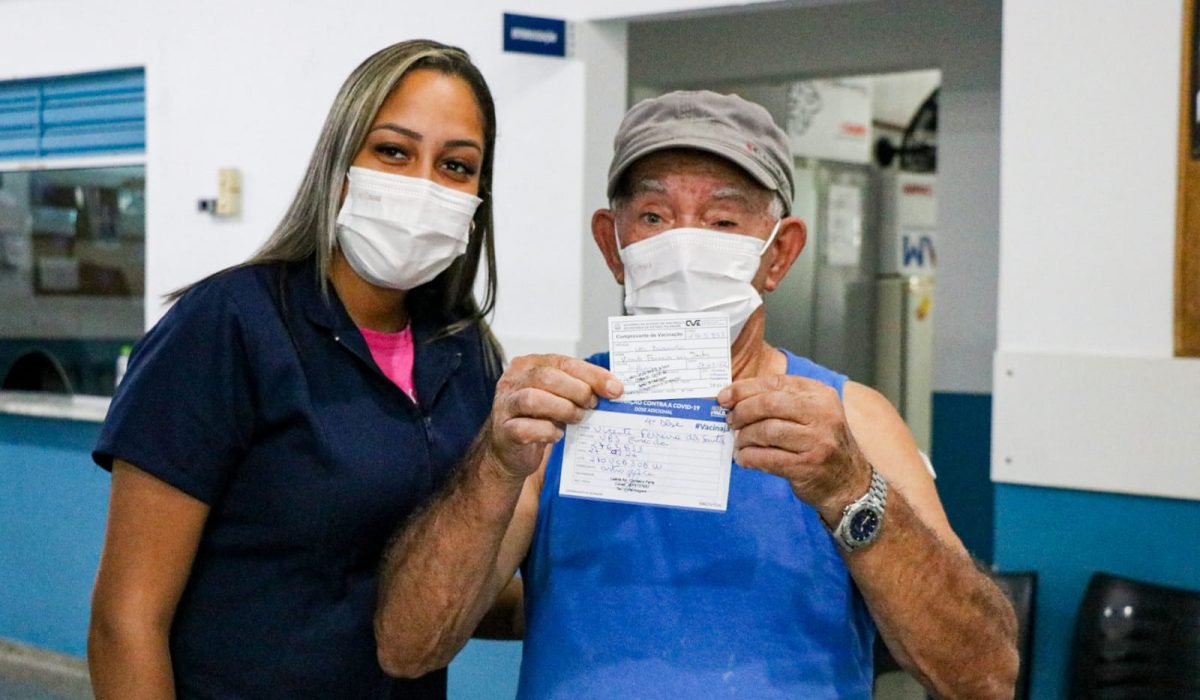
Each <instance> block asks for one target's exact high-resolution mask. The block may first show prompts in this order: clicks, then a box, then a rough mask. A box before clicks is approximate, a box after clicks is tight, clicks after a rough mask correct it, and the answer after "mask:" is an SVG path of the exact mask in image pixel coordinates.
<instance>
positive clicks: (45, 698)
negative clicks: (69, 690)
mask: <svg viewBox="0 0 1200 700" xmlns="http://www.w3.org/2000/svg"><path fill="white" fill-rule="evenodd" d="M78 697H79V696H77V695H60V694H58V693H55V692H53V691H51V690H48V689H47V688H46V687H45V686H42V685H39V684H36V683H30V682H27V681H20V680H11V679H8V678H0V700H77V698H78Z"/></svg>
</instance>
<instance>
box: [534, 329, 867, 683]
mask: <svg viewBox="0 0 1200 700" xmlns="http://www.w3.org/2000/svg"><path fill="white" fill-rule="evenodd" d="M785 353H786V351H785ZM786 355H787V371H788V373H789V374H794V375H799V376H802V377H810V378H813V379H817V380H819V381H822V382H824V383H826V384H828V385H830V386H832V387H834V388H835V389H837V391H838V394H839V395H840V394H841V391H842V385H843V383H844V382H845V380H846V378H845V377H844V376H842V375H840V374H837V373H835V372H832V371H830V370H828V369H826V368H824V367H821V366H819V365H817V364H815V363H813V362H811V361H809V360H807V359H804V358H801V357H797V356H796V355H793V354H791V353H786ZM589 361H590V362H593V363H595V364H599V365H602V366H607V365H608V356H607V354H600V355H594V356H592V357H591V358H589ZM561 466H562V442H561V441H560V442H559V443H558V444H557V445H555V446H554V450H553V452H552V454H551V457H550V461H549V463H548V464H547V466H546V480H545V484H544V486H543V487H542V493H541V499H540V503H539V511H538V518H537V526H536V530H535V533H534V538H533V542H532V544H531V545H530V551H529V555H528V556H527V558H526V560H525V562H524V563H523V564H522V567H521V571H522V576H523V578H524V582H525V620H526V623H525V624H526V631H525V646H524V656H523V658H522V661H521V678H520V684H519V688H518V691H517V697H518V698H527V699H530V700H533V699H537V700H542V699H543V698H572V699H575V698H612V699H614V700H616V699H620V700H628V699H629V698H639V699H640V698H670V699H671V700H686V699H689V698H725V697H736V698H753V699H754V700H760V699H764V698H806V699H809V698H838V699H842V700H844V699H846V698H864V699H869V698H870V697H871V686H872V646H873V643H874V638H875V627H874V624H873V622H872V621H871V617H870V614H869V613H868V611H867V608H866V604H865V603H864V602H863V600H862V597H861V595H860V594H859V592H858V589H857V588H856V587H855V586H854V583H853V581H852V579H851V578H850V574H849V572H848V571H847V570H846V566H845V564H844V562H843V561H842V559H841V557H840V556H839V554H838V552H837V546H836V544H835V543H834V542H833V539H832V538H831V537H830V535H829V533H828V531H827V530H826V529H825V527H824V525H823V524H822V522H821V519H820V516H818V515H817V512H816V511H815V510H813V509H812V508H811V507H809V506H808V505H806V504H804V503H803V502H801V501H800V500H798V499H797V498H796V497H795V495H794V494H793V493H792V489H791V486H790V485H789V484H788V483H787V482H786V481H785V480H783V479H780V478H779V477H775V476H770V475H767V474H764V473H762V472H759V471H755V470H752V469H743V468H741V467H739V466H737V465H736V463H735V464H734V466H733V473H732V475H731V478H730V483H729V507H728V510H727V511H726V512H724V513H713V512H706V511H695V510H685V509H678V508H662V507H652V506H642V505H630V504H623V503H611V502H604V501H592V500H583V499H578V498H569V497H560V496H559V495H558V487H559V479H560V470H561Z"/></svg>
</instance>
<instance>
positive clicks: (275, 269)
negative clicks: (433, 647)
mask: <svg viewBox="0 0 1200 700" xmlns="http://www.w3.org/2000/svg"><path fill="white" fill-rule="evenodd" d="M439 325H441V324H438V323H437V322H436V321H435V320H433V319H426V318H422V317H420V316H415V317H414V318H413V320H412V326H413V335H414V347H415V353H416V359H415V362H414V379H415V383H416V394H417V397H418V401H419V403H418V404H414V403H413V401H412V400H411V399H409V397H408V396H407V395H405V394H404V392H403V391H401V390H400V389H399V388H398V387H397V386H396V385H395V384H393V383H392V382H391V380H389V379H388V378H387V377H386V376H384V374H383V373H382V372H381V371H380V370H379V368H378V366H377V365H376V364H375V362H374V360H373V359H372V358H371V354H370V351H369V350H368V348H367V345H366V342H365V341H364V340H363V338H362V335H361V333H360V332H359V331H358V329H357V328H356V327H355V326H354V323H353V321H351V319H350V317H349V315H348V314H347V313H346V310H345V308H344V307H343V306H342V305H341V303H340V301H339V300H338V298H337V295H336V293H334V291H333V288H332V287H329V290H328V294H327V295H325V294H323V293H322V290H321V288H320V286H319V284H318V280H317V273H316V266H315V264H314V263H313V262H312V261H311V260H310V261H308V262H304V263H294V264H289V265H284V264H281V263H280V264H261V265H252V266H247V267H242V268H238V269H234V270H230V271H227V272H224V273H221V274H219V275H216V276H215V277H213V278H210V279H209V280H206V281H205V282H203V283H201V284H199V285H197V286H196V287H195V288H193V289H192V290H191V291H189V292H188V293H187V294H186V295H184V296H183V298H181V299H180V300H179V301H178V302H177V303H176V304H175V305H174V306H173V307H172V309H171V310H170V311H169V312H168V313H167V314H166V315H165V316H164V317H163V319H162V320H161V321H160V322H159V323H158V324H157V325H156V326H155V327H154V328H153V329H151V330H150V332H149V333H147V334H146V336H145V337H144V338H143V339H142V340H141V342H139V343H138V345H137V346H136V347H135V348H134V352H133V355H132V356H131V357H130V360H129V368H128V372H127V374H126V375H125V379H124V380H123V381H122V383H121V386H120V388H119V390H118V392H117V394H116V396H114V397H113V401H112V406H111V408H110V409H109V413H108V418H107V420H106V421H105V423H104V428H103V430H102V432H101V435H100V441H99V444H98V445H97V446H96V450H95V453H94V455H93V458H94V459H95V460H96V463H97V464H99V465H101V466H102V467H105V468H107V469H111V466H112V461H113V459H114V458H119V459H122V460H125V461H126V462H129V463H130V464H133V465H135V466H137V467H138V468H140V469H142V470H144V471H146V472H148V473H150V474H152V475H154V476H155V477H157V478H159V479H162V480H163V481H165V482H166V483H168V484H170V485H172V486H174V487H176V488H178V489H179V490H181V491H183V492H185V493H187V494H189V495H191V496H194V497H195V498H198V499H200V500H201V501H204V502H205V503H207V504H209V505H210V506H211V511H210V514H209V517H208V521H207V524H206V525H205V529H204V533H203V536H202V538H201V541H200V545H199V551H198V552H197V553H196V559H195V564H194V566H193V568H192V571H191V575H190V577H189V579H188V583H187V587H186V589H185V590H184V593H183V596H182V598H181V600H180V602H179V607H178V609H177V611H176V614H175V619H174V623H173V625H172V628H171V657H172V658H171V660H172V664H173V666H174V672H175V683H176V690H177V692H178V694H179V697H181V698H188V697H196V698H201V697H202V698H444V697H445V687H446V672H445V670H444V669H443V670H441V671H437V672H434V673H431V674H429V675H428V676H425V677H423V678H420V679H416V680H413V681H404V680H398V679H392V678H389V677H387V676H386V675H385V674H384V673H383V671H382V670H381V669H380V668H379V664H378V662H377V660H376V654H375V638H374V633H373V628H372V618H373V615H374V611H375V597H376V583H377V571H378V568H379V560H380V555H381V554H382V552H383V549H384V546H385V545H386V543H387V541H388V539H389V538H390V536H391V535H392V534H393V533H394V532H395V531H396V529H397V526H398V525H400V524H401V523H402V522H403V521H404V519H405V518H406V516H408V515H409V514H410V513H412V512H413V510H414V509H415V508H417V507H418V506H420V505H421V504H422V503H424V502H425V501H427V500H428V499H429V498H430V496H432V495H433V494H434V492H435V491H437V490H438V489H439V488H440V487H441V486H442V485H443V484H444V483H445V482H446V480H447V478H448V477H449V475H450V474H451V472H452V471H453V469H454V468H455V466H456V464H457V463H458V462H459V461H460V459H461V458H462V457H463V456H464V454H465V453H466V451H467V449H468V447H469V446H470V444H471V441H472V440H473V439H474V437H475V435H476V433H477V432H478V431H479V429H480V427H481V425H482V424H483V421H484V419H485V417H486V416H487V414H488V411H489V410H490V408H491V402H492V396H493V392H494V390H495V377H494V376H489V374H488V372H487V370H486V365H485V362H484V357H485V353H486V350H485V349H484V348H483V346H482V343H481V341H480V334H479V332H478V329H477V328H475V327H472V328H469V329H467V330H464V331H462V332H460V333H458V334H456V335H453V336H450V337H446V338H441V339H437V340H434V339H432V336H434V335H436V331H437V329H438V327H439Z"/></svg>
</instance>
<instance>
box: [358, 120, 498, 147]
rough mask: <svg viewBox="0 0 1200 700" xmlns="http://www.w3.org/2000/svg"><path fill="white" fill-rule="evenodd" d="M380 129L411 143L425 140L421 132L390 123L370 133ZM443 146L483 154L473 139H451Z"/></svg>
mask: <svg viewBox="0 0 1200 700" xmlns="http://www.w3.org/2000/svg"><path fill="white" fill-rule="evenodd" d="M380 129H385V130H387V131H394V132H396V133H397V134H403V135H404V136H407V137H409V138H410V139H412V140H413V141H424V140H425V136H424V135H423V134H422V133H421V132H419V131H413V130H412V129H409V128H408V127H406V126H400V125H399V124H393V123H392V122H384V123H383V124H376V125H375V126H373V127H371V131H378V130H380ZM443 146H444V147H445V148H463V147H466V148H474V149H475V150H477V151H479V152H480V153H483V145H482V144H480V143H479V142H478V141H475V140H474V139H451V140H449V141H447V142H446V143H445V144H443Z"/></svg>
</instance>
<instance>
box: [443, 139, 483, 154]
mask: <svg viewBox="0 0 1200 700" xmlns="http://www.w3.org/2000/svg"><path fill="white" fill-rule="evenodd" d="M444 145H445V147H446V148H460V147H463V146H465V147H467V148H474V149H475V150H477V151H479V152H480V153H483V146H481V145H480V144H479V142H478V141H472V140H471V139H450V140H449V141H447V142H446V143H445V144H444Z"/></svg>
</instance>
